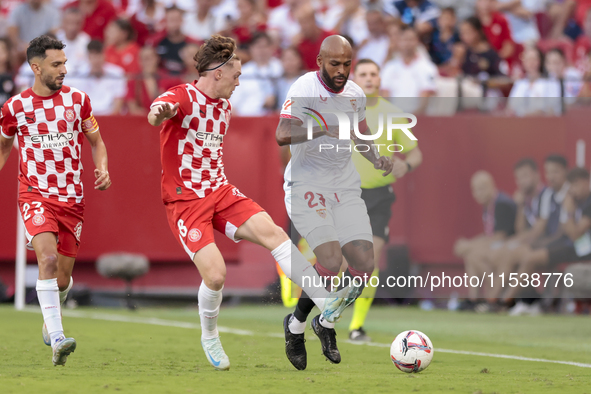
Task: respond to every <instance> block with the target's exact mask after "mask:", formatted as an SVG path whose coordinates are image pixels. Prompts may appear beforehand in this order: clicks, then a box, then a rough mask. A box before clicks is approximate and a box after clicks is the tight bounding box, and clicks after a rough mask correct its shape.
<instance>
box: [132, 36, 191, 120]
mask: <svg viewBox="0 0 591 394" xmlns="http://www.w3.org/2000/svg"><path fill="white" fill-rule="evenodd" d="M159 61H160V59H159V58H158V54H157V53H156V51H155V50H154V48H151V47H145V48H142V50H141V51H140V64H141V65H142V71H141V72H140V73H139V74H138V75H136V77H135V78H133V79H130V80H129V82H128V84H127V97H126V98H125V101H126V103H127V108H128V110H129V113H130V114H133V115H147V114H148V112H149V111H150V104H152V102H153V101H154V100H155V99H156V97H158V96H160V95H161V94H162V93H164V92H165V91H167V90H168V89H169V88H171V87H173V86H175V85H178V84H180V83H181V81H180V79H178V78H171V77H167V76H166V75H163V74H162V73H161V72H159V71H158V63H159Z"/></svg>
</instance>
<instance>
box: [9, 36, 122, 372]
mask: <svg viewBox="0 0 591 394" xmlns="http://www.w3.org/2000/svg"><path fill="white" fill-rule="evenodd" d="M64 47H65V45H64V44H63V43H62V42H61V41H58V40H56V39H54V38H51V37H49V36H40V37H37V38H35V39H34V40H32V41H31V42H30V43H29V47H28V48H27V61H28V62H29V64H30V66H31V69H32V70H33V72H34V73H35V82H34V84H33V87H32V88H29V89H27V90H25V91H24V92H22V93H20V94H17V95H16V96H13V97H11V98H10V99H9V100H8V101H7V102H6V103H5V104H4V105H3V106H2V110H1V113H0V170H1V169H2V167H4V164H5V163H6V161H7V160H8V156H9V154H10V150H11V148H12V145H13V141H14V137H15V136H17V138H18V146H19V152H20V174H19V184H20V185H19V196H18V205H19V210H20V212H21V216H22V220H23V222H24V224H25V229H26V236H27V241H28V244H27V246H28V247H29V248H33V250H35V254H36V255H37V261H38V264H39V279H38V280H37V286H36V288H37V298H38V299H39V304H40V306H41V311H42V312H43V320H44V324H43V340H44V342H45V344H46V345H51V347H52V350H53V360H52V361H53V365H65V363H66V360H67V357H68V355H69V354H70V353H72V352H73V351H74V350H75V349H76V341H75V340H74V338H66V337H65V335H64V329H63V326H62V318H61V305H62V304H63V302H64V301H65V300H66V297H67V295H68V292H69V291H70V289H71V288H72V285H73V283H74V282H73V280H72V269H73V268H74V260H75V258H76V254H77V253H78V247H79V245H80V235H81V233H82V224H83V223H84V194H83V189H82V179H81V176H82V172H83V169H82V162H81V158H80V157H81V153H82V143H83V141H84V138H83V136H85V137H86V139H87V140H88V142H89V143H90V145H91V147H92V158H93V161H94V164H95V166H96V169H95V170H94V175H95V178H96V180H95V183H94V187H95V189H98V190H106V189H108V188H109V187H110V186H111V179H110V177H109V171H108V168H107V149H106V147H105V144H104V142H103V140H102V138H101V134H100V132H99V127H98V124H97V122H96V120H95V118H94V116H93V115H92V107H91V105H90V98H89V97H88V96H87V95H86V93H84V92H82V91H80V90H78V89H76V88H73V87H69V86H66V85H64V84H63V83H64V78H65V76H66V74H67V71H66V60H67V59H66V55H65V54H64V51H63V48H64Z"/></svg>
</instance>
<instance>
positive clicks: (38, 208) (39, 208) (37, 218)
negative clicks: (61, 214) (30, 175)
mask: <svg viewBox="0 0 591 394" xmlns="http://www.w3.org/2000/svg"><path fill="white" fill-rule="evenodd" d="M31 204H32V206H31V205H29V203H24V204H23V220H24V221H25V222H26V221H27V220H29V219H30V218H31V217H33V224H34V225H35V226H41V225H42V224H43V223H45V216H43V213H44V212H45V208H43V204H42V203H41V202H40V201H33V202H31ZM31 208H32V209H33V210H32V212H30V211H31Z"/></svg>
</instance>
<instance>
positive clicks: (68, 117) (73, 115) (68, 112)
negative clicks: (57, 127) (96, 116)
mask: <svg viewBox="0 0 591 394" xmlns="http://www.w3.org/2000/svg"><path fill="white" fill-rule="evenodd" d="M64 118H66V120H67V121H68V122H73V121H74V120H75V119H76V113H75V112H74V110H73V109H72V108H68V109H67V110H66V111H65V112H64Z"/></svg>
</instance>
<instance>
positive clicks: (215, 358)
mask: <svg viewBox="0 0 591 394" xmlns="http://www.w3.org/2000/svg"><path fill="white" fill-rule="evenodd" d="M201 346H202V347H203V351H204V352H205V356H206V357H207V361H209V363H210V364H211V365H212V366H213V367H214V368H215V369H217V370H218V371H227V370H229V369H230V359H229V358H228V356H227V355H226V352H224V348H223V347H222V342H220V337H217V338H213V339H201Z"/></svg>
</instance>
